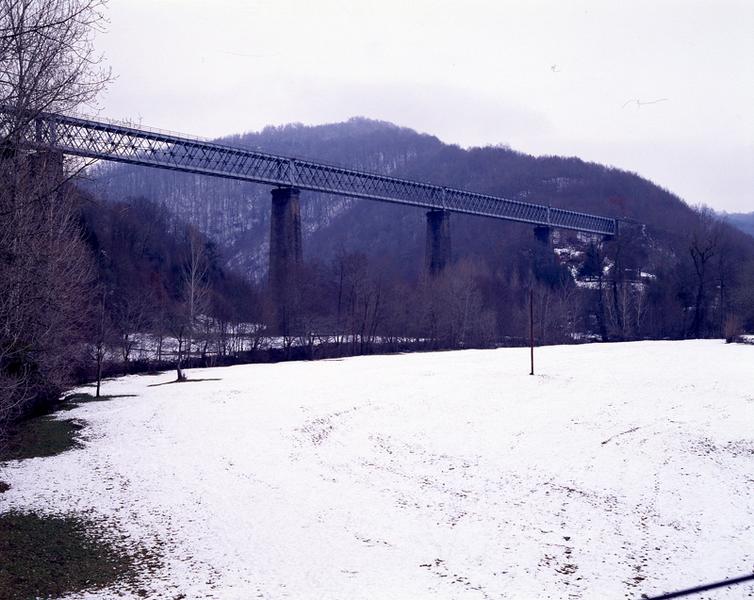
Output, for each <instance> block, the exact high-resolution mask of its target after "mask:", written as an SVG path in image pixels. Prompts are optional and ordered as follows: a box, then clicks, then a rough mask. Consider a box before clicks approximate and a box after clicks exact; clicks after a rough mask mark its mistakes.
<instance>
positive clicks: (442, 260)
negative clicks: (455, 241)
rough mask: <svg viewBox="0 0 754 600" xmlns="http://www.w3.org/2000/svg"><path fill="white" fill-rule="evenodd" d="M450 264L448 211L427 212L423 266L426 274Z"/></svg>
mask: <svg viewBox="0 0 754 600" xmlns="http://www.w3.org/2000/svg"><path fill="white" fill-rule="evenodd" d="M448 264H450V212H448V211H447V210H430V211H428V212H427V242H426V249H425V266H426V269H427V274H429V275H437V274H438V273H440V272H442V270H443V269H444V268H445V267H446V266H447V265H448Z"/></svg>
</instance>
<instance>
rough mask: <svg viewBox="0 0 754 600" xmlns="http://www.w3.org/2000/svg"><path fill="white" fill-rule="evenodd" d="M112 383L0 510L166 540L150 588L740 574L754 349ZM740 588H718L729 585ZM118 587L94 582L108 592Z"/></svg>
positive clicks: (588, 584) (526, 590) (618, 350)
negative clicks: (76, 436)
mask: <svg viewBox="0 0 754 600" xmlns="http://www.w3.org/2000/svg"><path fill="white" fill-rule="evenodd" d="M536 361H537V363H536V370H537V375H535V376H534V377H531V376H529V375H528V370H529V365H528V349H520V348H501V349H497V350H489V351H477V350H466V351H462V352H444V353H426V354H410V355H399V356H375V357H359V358H351V359H345V360H331V361H321V362H296V363H280V364H266V365H246V366H235V367H227V368H217V369H206V370H192V371H191V372H190V376H191V377H192V378H195V379H200V378H203V379H206V380H205V381H197V382H191V383H185V384H174V385H159V386H154V387H150V386H152V385H153V384H158V383H163V382H166V381H169V380H170V379H171V378H172V376H173V375H172V373H165V374H161V375H156V376H132V377H125V378H121V379H118V380H114V381H109V382H107V384H106V385H105V393H107V394H135V395H136V396H135V397H123V398H116V399H113V400H111V401H106V402H98V403H88V404H85V405H83V406H81V407H79V408H77V409H75V410H73V411H71V412H68V413H64V414H63V415H62V417H63V418H70V417H75V418H81V419H84V420H86V421H87V422H88V423H89V427H88V429H87V430H86V431H88V433H87V434H86V445H85V447H84V448H83V449H80V450H73V451H69V452H66V453H64V454H61V455H59V456H56V457H51V458H45V459H31V460H27V461H20V462H11V463H8V464H7V465H6V467H5V468H4V472H3V479H5V480H6V481H8V482H9V483H10V484H11V485H12V487H11V489H10V490H9V491H8V492H6V493H5V494H2V495H0V511H5V510H10V509H23V510H30V509H33V510H38V511H42V512H61V511H77V512H88V513H91V514H94V515H98V516H104V517H107V518H109V519H110V520H111V521H112V522H113V523H114V524H115V525H117V527H118V529H120V530H121V531H123V532H126V533H127V534H128V535H129V536H130V537H131V539H134V540H140V541H141V542H142V543H144V544H146V545H155V547H157V544H161V552H162V553H163V562H164V566H163V568H162V570H161V571H160V572H159V573H158V574H157V575H156V576H155V577H154V578H152V579H151V580H150V581H149V582H148V584H147V588H148V591H149V595H150V597H157V598H175V597H178V596H179V595H180V594H185V595H186V597H187V598H198V597H207V598H229V599H236V598H237V599H242V598H254V597H259V598H307V599H308V598H323V599H325V598H326V599H340V598H343V599H349V600H350V599H359V598H381V599H383V598H384V599H392V598H394V599H403V598H411V599H422V598H463V599H466V598H469V599H475V598H511V599H513V598H515V599H521V598H523V599H527V598H558V599H559V598H638V597H640V595H641V594H642V593H647V594H650V593H660V592H662V591H671V590H674V589H679V588H684V587H690V586H693V585H698V584H700V583H704V582H711V581H717V580H720V579H724V578H726V577H733V576H738V575H743V574H746V573H750V572H751V571H752V558H753V557H754V535H752V523H754V496H752V495H751V494H749V493H748V490H750V489H751V486H752V482H753V481H754V479H753V477H754V475H753V473H754V434H753V433H752V432H753V431H754V430H753V428H752V424H754V378H752V376H751V375H752V367H754V348H752V347H751V346H747V345H741V344H728V345H726V344H724V343H722V342H720V341H710V340H706V341H686V342H636V343H624V344H587V345H580V346H560V347H546V348H541V349H537V350H536ZM751 589H752V586H749V587H746V586H739V587H738V588H734V589H730V590H722V591H720V592H716V594H715V596H714V598H740V597H742V596H743V595H745V593H748V592H750V591H751ZM113 593H114V591H113V590H103V591H100V592H92V593H89V594H87V595H85V596H83V597H86V598H109V597H112V595H113Z"/></svg>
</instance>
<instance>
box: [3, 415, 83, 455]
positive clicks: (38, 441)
mask: <svg viewBox="0 0 754 600" xmlns="http://www.w3.org/2000/svg"><path fill="white" fill-rule="evenodd" d="M83 428H84V423H83V422H81V421H76V420H73V419H67V420H59V419H53V418H52V417H37V418H35V419H29V420H28V421H24V422H22V423H19V424H18V426H17V427H16V428H15V430H14V431H12V432H11V434H10V436H9V437H8V440H7V442H6V443H5V444H4V445H3V446H2V447H0V462H5V461H8V460H23V459H25V458H38V457H44V456H55V455H56V454H60V453H61V452H65V451H66V450H71V449H73V448H81V446H82V445H81V442H79V440H78V432H79V431H81V430H82V429H83Z"/></svg>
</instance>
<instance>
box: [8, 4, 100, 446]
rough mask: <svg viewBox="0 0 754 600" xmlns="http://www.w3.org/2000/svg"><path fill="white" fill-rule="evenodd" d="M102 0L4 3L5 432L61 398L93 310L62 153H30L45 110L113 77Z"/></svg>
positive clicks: (76, 100)
mask: <svg viewBox="0 0 754 600" xmlns="http://www.w3.org/2000/svg"><path fill="white" fill-rule="evenodd" d="M103 6H104V3H103V2H102V1H101V0H0V103H2V104H3V105H4V106H5V107H6V108H10V109H12V110H10V111H7V110H6V112H4V113H3V116H2V117H0V257H2V260H0V281H2V285H0V432H1V431H2V430H3V428H4V426H5V425H7V424H8V423H9V421H10V419H12V418H13V417H14V416H15V415H17V414H18V413H19V412H21V411H22V410H23V408H24V406H25V405H27V404H28V403H29V402H31V401H33V400H34V399H35V398H37V397H40V396H43V395H54V394H55V393H56V391H57V390H58V389H59V386H61V385H62V384H63V383H64V382H65V380H66V377H67V376H68V374H69V373H70V371H71V368H72V361H71V356H75V354H76V353H75V352H74V351H73V349H74V348H76V346H77V343H78V340H79V338H80V335H81V332H82V331H83V328H84V325H85V324H86V323H85V321H87V319H88V317H89V316H90V315H89V311H88V310H87V308H86V306H87V305H86V300H87V296H88V293H89V292H90V290H91V288H90V283H91V275H92V268H91V260H90V257H89V255H88V253H87V251H86V248H85V247H84V245H83V243H82V241H81V239H80V231H79V226H78V221H77V215H76V211H75V207H74V200H75V198H74V193H73V191H72V190H71V189H70V187H68V186H67V185H66V182H67V180H68V179H69V177H70V170H67V169H65V168H64V164H63V160H62V156H61V155H60V154H55V153H51V152H47V153H44V152H36V153H33V152H29V151H27V150H25V149H24V148H23V147H22V146H21V145H19V142H20V141H21V140H23V139H26V138H28V137H29V136H30V127H31V126H32V123H33V120H34V118H35V116H37V115H38V114H39V113H40V112H43V111H49V110H55V111H70V110H73V109H75V108H77V107H78V106H80V105H81V104H82V103H91V102H92V101H93V100H94V98H95V97H96V95H97V93H98V92H99V91H100V90H101V89H102V87H103V86H104V84H105V83H106V81H107V80H108V78H109V73H108V72H107V71H104V70H102V69H101V68H100V66H99V65H100V61H99V57H98V56H97V55H96V53H95V51H94V47H93V36H94V32H95V30H96V29H97V28H98V27H100V26H101V25H102V24H103V23H104V19H103V13H102V9H103Z"/></svg>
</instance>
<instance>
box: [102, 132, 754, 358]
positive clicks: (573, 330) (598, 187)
mask: <svg viewBox="0 0 754 600" xmlns="http://www.w3.org/2000/svg"><path fill="white" fill-rule="evenodd" d="M221 141H223V142H224V143H229V144H234V145H238V146H242V147H248V148H255V149H261V150H264V151H268V152H273V153H281V154H287V155H295V156H302V157H310V158H315V159H317V160H321V161H325V162H330V163H335V164H341V165H344V166H349V167H355V168H360V169H365V170H369V171H374V172H378V173H386V174H391V175H396V176H402V177H408V178H412V179H418V180H425V181H432V182H434V183H437V184H442V185H448V186H454V187H458V188H464V189H469V190H473V191H479V192H483V193H490V194H495V195H500V196H504V197H508V198H513V199H518V200H525V201H531V202H537V203H543V204H548V203H549V204H551V205H552V206H557V207H564V208H568V209H572V210H581V211H588V212H592V213H596V214H601V215H606V216H613V217H617V218H620V219H624V220H626V221H625V223H628V225H626V226H625V228H624V234H623V235H622V236H620V239H619V240H617V241H616V243H613V244H603V243H602V240H598V239H595V238H592V237H590V236H581V235H577V234H574V233H568V232H558V233H557V235H556V236H555V237H554V245H555V248H554V250H555V254H553V253H547V252H543V250H542V248H539V247H538V246H537V244H536V243H535V241H534V236H533V233H532V228H531V227H528V226H525V225H521V224H516V223H507V222H501V221H493V220H490V219H483V218H479V217H472V216H462V215H453V216H452V218H451V223H452V225H451V229H452V234H451V237H452V246H453V257H454V260H455V261H456V265H457V269H456V272H454V273H453V274H451V276H450V279H451V280H452V282H454V283H452V282H451V283H448V285H449V286H450V287H451V288H452V287H453V286H457V288H458V289H471V290H472V291H473V294H471V296H469V298H468V299H467V300H465V301H464V302H465V304H464V306H461V305H459V306H457V307H455V308H453V309H452V310H451V312H453V311H455V312H454V314H455V315H456V317H453V318H455V319H456V324H454V325H452V326H450V325H449V326H448V329H447V331H448V332H449V333H448V336H449V339H452V340H454V341H453V342H452V343H450V346H453V345H456V344H458V343H461V344H468V343H473V344H488V343H490V342H491V340H492V339H497V340H499V339H502V338H506V339H518V338H520V337H521V336H523V335H524V327H523V325H522V323H521V321H522V320H523V318H524V306H523V303H524V302H525V300H524V291H525V290H526V289H528V287H529V286H530V282H531V281H532V278H534V280H535V281H536V282H537V285H542V286H544V287H543V288H542V289H543V291H542V293H543V294H545V295H546V298H545V299H543V300H542V302H543V306H542V308H541V312H540V313H539V314H540V317H539V318H540V319H541V323H540V338H541V339H542V340H543V341H561V342H562V341H566V340H568V339H577V338H578V337H579V336H582V335H584V334H588V335H597V336H599V337H600V338H601V339H605V340H606V339H609V338H616V339H627V338H628V339H631V338H637V337H684V336H689V335H691V336H694V337H698V336H707V335H712V334H715V335H722V334H723V329H724V328H725V324H726V322H727V321H728V320H729V318H733V321H731V323H730V329H731V331H739V330H740V329H741V327H749V328H752V327H754V309H752V307H751V303H750V302H748V298H749V294H750V292H749V291H745V292H740V291H739V289H738V287H739V284H740V282H741V281H743V279H742V275H741V270H742V269H744V268H748V267H741V269H732V268H731V267H729V266H728V265H729V264H730V265H732V264H737V265H746V264H747V263H748V262H752V263H754V239H752V238H751V237H749V236H747V235H745V234H744V233H742V232H740V231H738V230H736V229H735V228H733V227H731V226H730V225H727V224H719V223H716V222H713V220H710V219H711V217H709V218H708V217H707V216H705V214H701V213H698V212H696V211H695V210H694V209H692V208H691V207H689V206H688V205H687V204H686V203H685V202H683V201H682V200H681V199H680V198H678V197H677V196H675V195H674V194H672V193H671V192H669V191H667V190H664V189H662V188H660V187H658V186H657V185H655V184H653V183H652V182H650V181H647V180H646V179H643V178H642V177H640V176H638V175H636V174H634V173H629V172H626V171H621V170H619V169H616V168H611V167H606V166H603V165H599V164H595V163H587V162H584V161H582V160H580V159H578V158H575V157H555V156H540V157H534V156H530V155H527V154H523V153H521V152H516V151H514V150H512V149H510V148H507V147H486V148H471V149H462V148H460V147H458V146H453V145H448V144H444V143H442V142H441V141H440V140H438V139H437V138H435V137H432V136H430V135H426V134H419V133H417V132H415V131H412V130H410V129H407V128H402V127H398V126H396V125H393V124H390V123H385V122H380V121H372V120H368V119H363V118H355V119H351V120H349V121H347V122H344V123H334V124H328V125H319V126H303V125H286V126H281V127H268V128H265V129H263V130H262V131H259V132H253V133H245V134H242V135H235V136H230V137H227V138H224V139H222V140H221ZM93 175H94V177H93V182H91V183H90V184H89V185H90V187H91V188H92V190H93V191H94V193H96V194H99V195H102V196H103V197H105V198H108V199H110V200H111V201H124V200H128V199H129V198H130V199H135V198H139V197H144V198H147V199H149V200H151V201H154V202H156V203H158V204H159V205H162V206H164V207H165V208H166V209H167V210H168V211H169V212H170V213H172V214H174V215H176V216H177V217H179V218H180V219H182V220H186V221H188V222H189V223H192V224H194V225H196V226H197V227H198V228H199V229H200V230H202V231H203V232H205V233H206V234H207V235H209V236H210V238H212V239H213V240H214V241H215V242H216V244H217V246H218V249H219V251H220V254H221V255H223V256H224V257H226V258H227V266H228V267H229V268H231V269H232V270H235V271H238V272H240V273H242V274H244V275H245V276H247V277H248V279H250V280H253V281H257V282H259V283H260V284H264V281H265V274H266V270H267V257H268V243H269V242H268V239H269V238H268V236H269V209H270V190H269V188H268V187H266V186H259V185H255V184H244V183H239V182H233V181H228V180H222V179H215V178H210V177H203V176H197V175H190V174H181V173H174V172H170V171H160V170H154V169H147V168H143V167H132V166H123V165H118V166H107V165H106V166H100V167H99V168H98V169H97V170H95V171H94V173H93ZM302 222H303V229H304V258H305V260H306V262H307V264H308V265H310V269H313V271H312V272H311V273H310V276H309V277H310V279H311V280H312V282H313V283H312V286H313V287H312V292H310V293H307V302H309V304H310V306H309V307H308V308H307V309H306V310H304V312H305V313H306V311H307V310H308V311H309V312H308V313H306V315H303V316H301V318H300V319H299V321H300V322H299V325H298V327H299V329H300V328H304V327H311V323H314V322H317V323H318V324H319V325H318V326H319V327H326V328H328V329H332V328H335V329H339V328H340V327H341V326H342V315H341V309H342V304H341V300H342V293H343V283H344V280H343V274H344V273H346V272H348V271H349V269H350V270H351V274H352V276H353V278H354V279H353V280H352V281H351V283H352V284H353V285H352V289H353V290H356V291H357V292H358V293H356V292H354V293H355V294H356V296H358V295H359V294H361V295H360V296H359V298H360V299H359V300H358V302H362V303H364V305H365V306H371V304H370V303H371V302H372V300H374V298H380V301H379V302H378V303H377V304H375V305H374V306H372V307H371V308H369V309H368V310H366V313H369V312H370V311H372V312H373V313H374V314H373V315H372V316H368V315H366V313H365V315H362V317H359V320H360V325H359V327H360V330H361V331H368V330H371V331H375V332H376V331H377V329H384V328H385V327H386V322H389V323H390V324H391V327H393V330H392V334H394V335H398V336H404V335H407V334H409V332H414V333H415V335H416V336H417V337H422V338H424V337H426V336H427V335H430V336H431V337H433V338H434V333H431V332H434V331H436V329H437V327H439V326H440V325H438V324H436V323H430V324H429V325H428V324H427V323H426V319H430V321H431V320H433V319H435V317H436V314H437V311H436V310H435V309H434V308H432V307H430V306H429V305H427V303H426V301H428V298H430V297H432V296H434V297H435V298H439V297H440V296H442V295H443V294H450V296H452V297H458V293H457V292H454V291H451V290H450V288H448V289H447V290H446V291H445V292H441V291H439V290H435V291H434V292H433V293H432V295H431V296H429V297H427V296H426V295H425V296H424V298H425V300H421V298H420V296H421V293H420V290H417V289H409V290H406V289H403V288H401V287H400V286H401V285H402V284H401V283H400V282H407V284H408V285H409V286H411V285H413V283H412V282H416V281H418V279H419V275H420V274H421V273H422V270H423V260H424V256H423V255H424V247H425V227H426V226H425V217H424V212H423V211H422V210H419V209H412V208H406V207H401V206H396V205H390V204H384V203H377V202H372V201H365V200H353V199H345V198H340V197H332V196H327V195H323V194H316V193H303V194H302ZM632 222H639V223H641V224H642V225H641V226H640V227H637V226H634V225H631V223H632ZM707 238H709V240H710V241H711V243H713V245H714V246H715V248H714V250H712V251H710V252H709V253H708V254H709V255H705V258H704V261H705V266H704V269H703V270H702V271H699V270H698V269H697V266H695V264H694V260H695V259H693V256H694V252H691V253H690V247H691V246H694V245H696V246H699V245H700V244H705V243H706V242H704V239H707ZM723 250H724V251H723ZM356 255H358V257H361V258H358V257H357V256H356ZM556 255H557V257H558V258H557V259H555V256H556ZM349 256H350V257H351V258H348V257H349ZM713 257H714V260H713ZM709 261H712V263H710V265H707V264H706V263H707V262H709ZM587 263H588V264H587ZM348 265H351V267H349V266H348ZM355 265H361V266H358V267H357V266H355ZM712 267H714V270H715V274H713V273H712V270H711V269H712ZM354 269H355V270H354ZM459 269H460V270H459ZM338 273H340V275H338ZM605 274H606V275H607V279H605V278H604V277H603V275H605ZM360 281H361V282H364V281H369V282H371V283H370V284H369V285H367V286H366V287H365V285H364V284H363V283H359V282H360ZM464 281H465V283H463V282H464ZM314 282H316V283H314ZM721 282H722V283H721ZM384 283H387V284H389V289H387V290H385V289H384V286H383V284H384ZM574 285H576V286H577V287H578V288H579V290H577V292H574V290H573V287H574ZM370 286H371V287H370ZM595 286H596V287H595ZM367 288H369V290H371V291H369V290H368V291H366V292H365V291H364V290H365V289H367ZM718 289H722V290H724V291H723V292H719V291H716V290H718ZM595 290H597V292H596V293H595ZM700 290H701V291H700ZM407 294H408V297H409V298H411V302H413V304H414V305H418V304H421V303H422V302H423V303H424V306H425V309H426V312H425V316H426V318H425V317H422V316H421V315H419V316H417V315H408V314H407V313H406V310H405V304H406V300H405V299H406V297H407ZM320 296H322V297H321V298H320ZM356 296H354V300H353V303H352V305H351V311H352V313H353V314H351V317H350V318H351V320H352V321H353V320H354V319H355V318H356V315H355V312H357V311H356V310H355V307H356V304H357V303H358V302H357V299H356ZM372 296H373V297H374V298H372ZM438 301H439V300H438ZM336 306H337V314H336ZM470 306H474V307H475V308H474V310H473V311H472V313H471V314H472V315H473V316H474V318H475V319H476V321H475V322H474V323H471V324H469V323H467V320H466V317H464V316H463V315H465V314H469V313H468V311H469V307H470ZM449 310H450V309H449ZM385 311H387V313H386V312H385ZM459 311H460V312H459ZM362 312H363V311H362ZM378 313H379V314H378ZM388 313H389V314H388ZM733 313H735V314H733ZM731 315H733V316H732V317H731ZM448 318H450V317H448ZM490 319H493V320H494V322H495V323H496V325H497V326H496V327H494V331H492V329H493V328H491V327H490V325H489V323H490ZM422 320H423V321H422ZM303 321H306V322H308V323H309V324H310V325H304V324H303ZM420 321H421V322H423V324H420ZM456 325H457V327H456ZM354 326H355V325H354ZM426 327H429V328H430V333H429V334H428V330H427V329H426ZM459 331H460V332H467V331H473V332H474V333H473V335H471V334H470V337H469V338H468V339H467V340H466V341H464V340H463V337H464V336H463V333H461V337H460V338H459V337H458V335H459V333H458V332H459ZM392 334H391V335H392ZM459 339H460V341H459ZM471 339H474V340H475V341H473V342H471V341H470V340H471Z"/></svg>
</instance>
